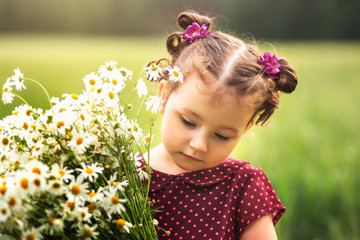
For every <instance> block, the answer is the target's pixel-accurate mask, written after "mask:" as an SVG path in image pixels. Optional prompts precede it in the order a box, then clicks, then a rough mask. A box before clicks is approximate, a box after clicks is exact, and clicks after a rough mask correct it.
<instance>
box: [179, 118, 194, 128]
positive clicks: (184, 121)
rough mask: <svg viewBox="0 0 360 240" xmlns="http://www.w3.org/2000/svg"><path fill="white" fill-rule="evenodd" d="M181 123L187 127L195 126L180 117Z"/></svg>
mask: <svg viewBox="0 0 360 240" xmlns="http://www.w3.org/2000/svg"><path fill="white" fill-rule="evenodd" d="M181 121H182V122H183V123H184V124H185V125H186V126H188V127H196V124H194V123H192V122H190V121H188V120H186V119H185V118H184V117H181Z"/></svg>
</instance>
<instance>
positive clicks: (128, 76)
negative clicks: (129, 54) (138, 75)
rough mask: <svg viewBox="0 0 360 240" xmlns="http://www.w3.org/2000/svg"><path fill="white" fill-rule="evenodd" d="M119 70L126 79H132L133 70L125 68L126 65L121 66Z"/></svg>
mask: <svg viewBox="0 0 360 240" xmlns="http://www.w3.org/2000/svg"><path fill="white" fill-rule="evenodd" d="M119 72H120V74H121V77H122V78H123V79H124V80H128V79H129V80H131V79H132V76H133V72H132V71H130V70H128V69H126V68H124V67H121V68H119Z"/></svg>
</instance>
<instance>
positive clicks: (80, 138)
mask: <svg viewBox="0 0 360 240" xmlns="http://www.w3.org/2000/svg"><path fill="white" fill-rule="evenodd" d="M83 141H84V139H83V138H82V137H79V138H78V139H76V144H77V145H81V144H82V143H83Z"/></svg>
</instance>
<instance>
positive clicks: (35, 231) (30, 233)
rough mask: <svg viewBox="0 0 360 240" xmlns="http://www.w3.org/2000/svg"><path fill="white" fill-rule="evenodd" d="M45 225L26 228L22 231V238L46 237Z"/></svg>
mask: <svg viewBox="0 0 360 240" xmlns="http://www.w3.org/2000/svg"><path fill="white" fill-rule="evenodd" d="M42 231H43V227H39V228H34V227H31V228H29V229H27V230H24V232H23V233H22V237H21V240H30V239H31V240H42V239H44V238H43V236H42V234H41V233H42Z"/></svg>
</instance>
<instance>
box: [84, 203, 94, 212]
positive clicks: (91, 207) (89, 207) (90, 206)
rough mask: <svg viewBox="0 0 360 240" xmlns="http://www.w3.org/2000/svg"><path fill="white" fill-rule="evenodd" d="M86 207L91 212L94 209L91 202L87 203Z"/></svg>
mask: <svg viewBox="0 0 360 240" xmlns="http://www.w3.org/2000/svg"><path fill="white" fill-rule="evenodd" d="M86 207H87V208H88V210H89V212H91V211H94V210H95V204H93V203H90V204H89V205H87V206H86Z"/></svg>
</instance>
